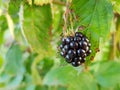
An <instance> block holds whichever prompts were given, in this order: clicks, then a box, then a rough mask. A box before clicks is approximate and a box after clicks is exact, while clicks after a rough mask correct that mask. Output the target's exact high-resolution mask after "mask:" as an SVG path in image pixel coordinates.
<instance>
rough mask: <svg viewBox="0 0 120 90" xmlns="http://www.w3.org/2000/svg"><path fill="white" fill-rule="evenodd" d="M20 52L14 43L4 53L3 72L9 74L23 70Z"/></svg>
mask: <svg viewBox="0 0 120 90" xmlns="http://www.w3.org/2000/svg"><path fill="white" fill-rule="evenodd" d="M22 65H23V61H22V52H21V50H20V48H19V46H18V45H17V44H15V43H13V44H12V45H11V47H10V48H9V50H8V51H7V53H6V61H5V72H6V73H8V74H11V75H14V74H17V73H21V72H23V68H22V67H23V66H22Z"/></svg>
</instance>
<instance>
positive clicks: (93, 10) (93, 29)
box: [71, 0, 113, 60]
mask: <svg viewBox="0 0 120 90" xmlns="http://www.w3.org/2000/svg"><path fill="white" fill-rule="evenodd" d="M86 7H87V8H86ZM71 8H72V9H73V11H74V13H75V15H76V16H77V18H78V20H77V21H75V27H76V26H77V27H78V26H85V27H86V28H85V31H84V33H85V34H86V35H87V36H88V37H89V39H90V41H91V43H92V47H91V48H92V54H91V56H92V57H94V55H95V53H96V51H95V50H96V49H98V48H99V39H100V37H102V38H103V39H106V37H107V36H108V34H109V32H110V26H111V21H112V19H113V11H112V5H111V3H109V2H108V1H107V0H89V1H88V0H82V1H80V0H73V2H72V6H71ZM88 9H89V10H88ZM88 59H89V60H90V58H88Z"/></svg>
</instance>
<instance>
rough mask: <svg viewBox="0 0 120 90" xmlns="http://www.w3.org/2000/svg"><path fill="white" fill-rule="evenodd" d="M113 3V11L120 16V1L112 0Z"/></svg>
mask: <svg viewBox="0 0 120 90" xmlns="http://www.w3.org/2000/svg"><path fill="white" fill-rule="evenodd" d="M111 2H112V3H113V10H114V11H115V12H117V13H119V14H120V0H111Z"/></svg>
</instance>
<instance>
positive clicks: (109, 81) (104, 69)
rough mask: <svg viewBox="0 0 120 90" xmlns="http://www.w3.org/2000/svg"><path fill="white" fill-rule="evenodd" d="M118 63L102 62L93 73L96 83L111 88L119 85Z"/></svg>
mask: <svg viewBox="0 0 120 90" xmlns="http://www.w3.org/2000/svg"><path fill="white" fill-rule="evenodd" d="M119 76H120V63H119V62H115V61H110V62H103V63H100V64H99V68H98V69H97V70H96V72H95V77H96V79H97V82H98V83H99V84H100V85H101V86H103V87H112V86H114V85H116V84H117V83H120V77H119Z"/></svg>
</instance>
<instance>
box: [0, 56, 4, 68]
mask: <svg viewBox="0 0 120 90" xmlns="http://www.w3.org/2000/svg"><path fill="white" fill-rule="evenodd" d="M3 63H4V60H3V57H2V56H1V55H0V68H1V67H2V66H3Z"/></svg>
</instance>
